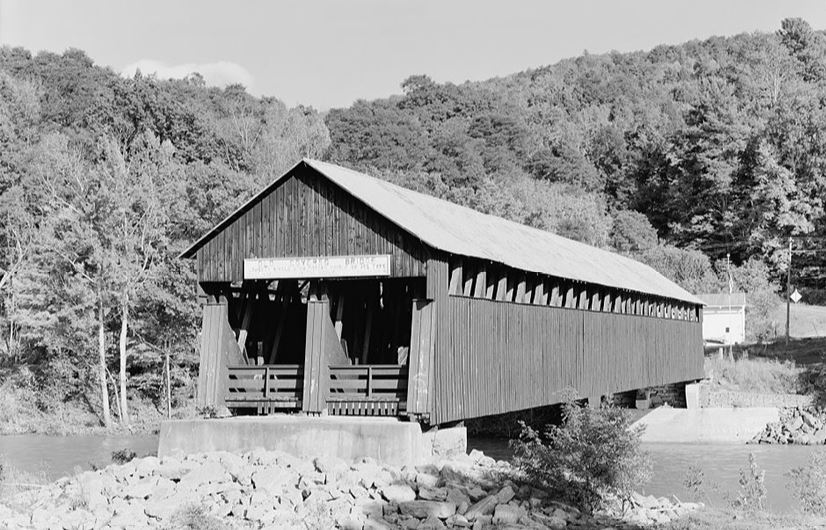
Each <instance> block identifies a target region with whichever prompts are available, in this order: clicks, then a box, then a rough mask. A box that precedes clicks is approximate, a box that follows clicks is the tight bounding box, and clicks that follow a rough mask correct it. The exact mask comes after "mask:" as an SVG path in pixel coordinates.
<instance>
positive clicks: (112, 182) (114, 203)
mask: <svg viewBox="0 0 826 530" xmlns="http://www.w3.org/2000/svg"><path fill="white" fill-rule="evenodd" d="M136 141H137V145H133V146H131V147H132V149H131V156H130V159H129V160H128V161H127V160H126V158H125V157H124V154H123V151H122V150H121V148H120V146H119V145H117V144H116V143H115V142H114V141H113V140H112V139H104V140H103V144H104V145H103V151H104V153H105V156H106V158H105V159H104V161H103V163H102V164H101V165H100V166H99V167H98V168H97V171H96V176H97V178H98V179H99V181H100V188H99V189H100V191H101V196H100V197H99V198H100V200H101V201H102V202H103V203H104V204H106V208H107V209H108V214H109V215H108V216H107V217H105V218H103V219H102V223H101V226H100V228H101V232H100V233H99V234H98V237H99V238H100V241H101V242H102V255H103V256H104V264H105V267H106V268H107V269H108V270H107V271H106V272H107V273H108V274H109V279H110V281H111V288H112V290H113V295H114V296H115V297H116V298H117V301H118V305H119V310H120V324H121V325H120V338H119V352H120V371H119V379H120V413H121V414H120V416H121V421H123V422H124V423H125V424H126V425H128V424H129V422H130V419H129V408H128V399H127V373H126V372H127V360H128V351H127V342H128V333H129V314H130V310H131V309H132V305H133V304H134V301H135V299H136V298H137V297H138V296H139V293H141V292H144V291H145V290H146V289H147V287H148V286H149V285H150V284H151V283H152V281H153V280H154V277H155V274H156V272H157V268H158V266H159V264H160V263H161V260H162V257H161V253H162V252H163V250H164V247H165V246H166V245H167V237H166V227H165V224H166V220H167V216H166V211H165V208H164V206H163V197H164V194H163V192H162V189H163V186H164V183H165V182H172V180H171V179H170V177H172V176H173V175H171V174H170V172H171V170H173V168H174V164H173V163H172V152H173V150H172V148H171V145H169V144H164V145H161V144H160V143H159V142H158V140H157V138H155V137H154V136H153V135H152V134H151V133H148V132H147V133H144V134H143V135H142V136H140V137H139V138H138V139H137V140H136Z"/></svg>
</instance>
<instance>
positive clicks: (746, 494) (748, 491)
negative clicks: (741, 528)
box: [731, 453, 766, 514]
mask: <svg viewBox="0 0 826 530" xmlns="http://www.w3.org/2000/svg"><path fill="white" fill-rule="evenodd" d="M737 482H738V483H739V484H740V491H739V492H738V495H737V498H735V499H734V500H733V501H732V502H731V507H732V508H734V509H735V510H738V511H742V512H747V513H752V514H754V513H760V512H763V511H764V509H765V507H766V471H765V470H762V469H760V468H759V467H757V459H756V458H755V456H754V453H749V467H748V468H746V469H741V470H740V479H739V480H738V481H737Z"/></svg>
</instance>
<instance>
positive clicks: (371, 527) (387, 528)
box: [364, 517, 394, 530]
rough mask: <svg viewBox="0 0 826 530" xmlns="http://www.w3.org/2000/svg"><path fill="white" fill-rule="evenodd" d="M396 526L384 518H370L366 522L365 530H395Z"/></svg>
mask: <svg viewBox="0 0 826 530" xmlns="http://www.w3.org/2000/svg"><path fill="white" fill-rule="evenodd" d="M393 528H394V526H393V525H391V524H390V523H389V522H388V521H385V520H384V519H382V518H377V519H373V518H372V517H368V518H367V519H365V521H364V530H393Z"/></svg>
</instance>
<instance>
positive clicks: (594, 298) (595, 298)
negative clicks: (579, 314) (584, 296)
mask: <svg viewBox="0 0 826 530" xmlns="http://www.w3.org/2000/svg"><path fill="white" fill-rule="evenodd" d="M589 309H591V310H592V311H599V310H600V307H599V290H598V289H595V290H594V294H592V295H591V307H589Z"/></svg>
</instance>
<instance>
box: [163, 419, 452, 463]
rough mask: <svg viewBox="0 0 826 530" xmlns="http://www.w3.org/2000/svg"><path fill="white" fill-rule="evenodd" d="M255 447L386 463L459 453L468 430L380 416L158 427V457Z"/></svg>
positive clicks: (224, 421)
mask: <svg viewBox="0 0 826 530" xmlns="http://www.w3.org/2000/svg"><path fill="white" fill-rule="evenodd" d="M257 448H263V449H268V450H278V451H284V452H285V453H288V454H291V455H294V456H297V457H303V458H314V457H337V458H341V459H343V460H345V461H352V460H355V459H357V458H361V457H371V458H374V459H376V460H377V461H379V462H383V463H387V464H392V465H411V464H418V463H422V462H427V461H429V460H432V459H433V458H439V457H447V456H450V455H451V454H452V453H455V452H462V453H464V452H465V450H466V448H467V432H466V430H465V428H464V427H452V428H449V429H443V430H434V431H428V432H422V429H421V426H420V425H419V424H418V423H416V422H404V421H400V420H398V419H397V418H382V417H377V418H369V417H343V416H321V417H310V416H294V415H274V416H245V417H235V418H224V419H197V420H172V421H166V422H164V423H163V424H162V425H161V434H160V441H159V443H158V456H159V457H164V456H174V455H184V454H190V453H200V452H206V451H229V452H234V453H241V452H245V451H251V450H253V449H257Z"/></svg>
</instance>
